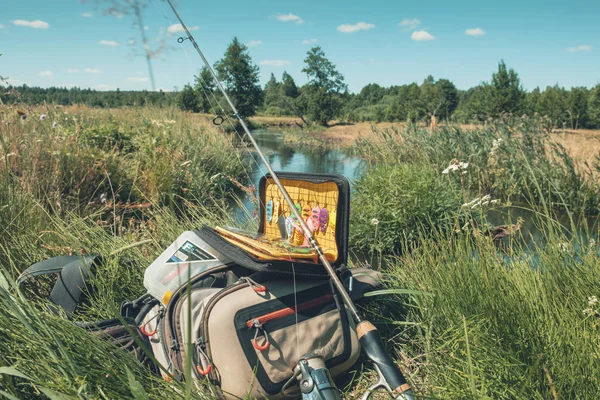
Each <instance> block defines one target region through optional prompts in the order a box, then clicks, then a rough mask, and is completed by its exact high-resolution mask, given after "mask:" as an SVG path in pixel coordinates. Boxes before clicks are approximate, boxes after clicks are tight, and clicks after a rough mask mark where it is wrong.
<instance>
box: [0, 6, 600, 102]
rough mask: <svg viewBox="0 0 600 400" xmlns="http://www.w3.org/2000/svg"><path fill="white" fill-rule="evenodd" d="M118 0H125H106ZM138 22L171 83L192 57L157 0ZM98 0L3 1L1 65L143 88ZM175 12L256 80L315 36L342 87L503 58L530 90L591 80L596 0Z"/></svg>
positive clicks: (483, 75)
mask: <svg viewBox="0 0 600 400" xmlns="http://www.w3.org/2000/svg"><path fill="white" fill-rule="evenodd" d="M117 1H118V2H121V3H123V2H125V1H124V0H117ZM145 1H146V3H147V7H146V8H145V9H144V10H143V18H144V20H143V25H144V33H145V34H146V35H147V36H148V37H150V38H152V44H151V48H156V46H157V43H158V42H156V41H155V40H154V39H156V38H160V39H161V40H162V42H163V43H164V44H165V45H166V47H167V49H166V51H164V52H162V53H161V54H159V55H157V56H156V57H155V58H154V60H153V67H154V75H155V80H156V88H157V89H162V90H166V91H171V90H174V89H181V88H182V87H183V86H184V85H185V84H187V83H190V82H192V81H193V77H194V75H195V74H197V73H198V71H199V69H200V67H201V65H202V60H201V58H200V57H199V56H198V55H197V54H196V53H195V52H193V48H192V46H191V44H190V42H189V41H185V42H183V43H182V44H179V43H177V38H178V37H179V36H182V35H183V34H182V33H181V27H180V25H178V22H177V20H176V18H175V16H174V14H173V13H172V11H171V10H170V8H169V7H168V5H167V3H166V2H165V0H145ZM108 3H110V2H109V1H98V0H86V1H84V0H53V1H48V0H19V1H17V0H3V5H2V7H0V8H1V12H0V53H2V54H3V55H2V56H0V76H5V77H6V76H7V77H8V78H9V79H10V81H9V82H10V83H12V84H15V85H21V84H23V83H25V84H28V85H30V86H42V87H48V86H64V87H72V86H78V87H84V88H87V87H90V88H92V89H97V90H110V89H116V88H120V89H121V90H143V89H148V90H150V89H151V84H150V81H149V73H148V67H147V64H146V61H145V59H144V57H143V56H141V53H142V52H143V50H142V47H141V45H140V31H139V29H136V28H135V27H134V26H133V17H132V16H131V15H127V14H117V15H112V16H111V15H105V14H106V12H105V10H106V8H107V4H108ZM177 10H178V11H179V13H180V15H181V17H182V19H183V21H184V23H185V24H186V25H188V27H189V28H191V30H192V35H193V36H194V38H195V39H196V41H197V43H198V45H199V46H200V49H201V50H202V51H203V52H204V53H205V55H206V57H207V59H208V60H209V61H210V62H211V63H214V62H215V61H217V60H218V59H219V58H221V57H222V56H223V53H224V52H225V49H226V48H227V45H228V44H229V43H230V42H231V40H232V39H233V37H234V36H237V37H238V39H239V40H240V41H241V42H243V43H245V44H246V45H247V46H248V48H249V52H250V55H251V57H252V60H253V62H254V63H255V64H257V65H259V67H260V74H261V83H262V84H263V85H264V84H265V83H266V81H267V80H268V79H269V77H270V74H271V73H274V74H275V76H276V78H277V79H280V78H281V74H282V73H283V71H287V72H288V73H289V74H290V75H292V77H293V78H294V79H295V80H296V83H297V84H303V83H305V82H306V76H305V75H304V74H303V73H302V72H301V70H302V67H303V63H304V61H303V60H304V58H305V56H306V52H307V51H308V50H309V49H310V48H311V47H312V46H315V45H318V46H321V47H322V49H323V50H324V52H325V54H326V56H327V58H328V59H330V60H331V61H332V62H333V63H334V64H335V65H336V66H337V69H338V70H339V71H340V72H341V73H342V74H343V75H344V77H345V79H346V82H347V83H348V87H349V90H350V91H351V92H359V91H360V90H361V88H362V87H363V86H365V85H366V84H368V83H378V84H380V85H382V86H391V85H402V84H408V83H411V82H418V83H420V82H422V81H423V79H425V77H426V76H427V75H433V76H434V77H435V78H436V79H438V78H446V79H450V80H451V81H453V82H454V84H455V85H456V86H457V87H458V88H459V89H468V88H469V87H472V86H475V85H477V84H479V83H481V82H483V81H489V80H490V78H491V75H492V72H494V71H495V70H496V69H497V65H498V62H499V61H500V60H501V59H503V60H504V61H505V63H506V64H507V66H508V67H509V68H513V69H515V70H516V71H517V73H518V74H519V76H520V78H521V83H522V85H523V87H524V88H525V89H527V90H532V89H534V88H535V87H538V86H539V87H541V88H545V87H546V86H549V85H555V84H559V85H560V86H563V87H566V88H570V87H574V86H587V87H591V86H594V85H596V84H598V83H600V23H599V22H598V21H600V0H569V1H565V0H544V1H541V0H537V1H532V0H503V1H485V0H483V1H482V0H476V1H475V0H466V1H448V0H429V1H420V2H417V1H411V2H408V1H402V0H387V1H383V0H369V1H357V0H354V1H347V0H346V1H340V0H321V1H315V0H304V1H301V2H300V1H295V2H291V1H284V0H279V1H273V0H254V1H247V0H245V1H239V0H230V1H228V2H226V3H225V2H224V3H220V2H215V1H200V0H179V1H178V4H177Z"/></svg>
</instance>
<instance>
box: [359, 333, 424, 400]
mask: <svg viewBox="0 0 600 400" xmlns="http://www.w3.org/2000/svg"><path fill="white" fill-rule="evenodd" d="M356 334H357V335H358V340H359V342H360V345H361V346H362V349H363V351H364V352H365V354H366V356H367V357H368V358H369V359H370V360H371V361H373V363H374V364H375V365H376V366H377V369H378V372H380V373H381V375H382V376H381V377H382V378H383V379H384V380H385V382H386V383H387V384H388V386H389V388H390V389H391V390H392V393H390V394H391V395H393V396H394V398H396V399H402V398H405V399H412V398H414V397H413V394H412V389H411V388H410V385H409V384H408V383H407V382H406V379H405V378H404V375H402V372H400V369H399V368H398V366H397V365H396V364H395V363H394V361H393V360H392V358H391V357H390V355H389V354H388V352H387V350H386V349H385V346H384V345H383V342H382V341H381V336H380V335H379V331H378V330H377V328H375V326H374V325H373V324H372V323H370V322H369V321H362V322H360V323H359V324H358V325H357V326H356Z"/></svg>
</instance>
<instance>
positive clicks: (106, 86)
mask: <svg viewBox="0 0 600 400" xmlns="http://www.w3.org/2000/svg"><path fill="white" fill-rule="evenodd" d="M114 87H115V86H114V85H105V84H104V83H101V84H99V85H96V89H100V90H110V89H113V88H114Z"/></svg>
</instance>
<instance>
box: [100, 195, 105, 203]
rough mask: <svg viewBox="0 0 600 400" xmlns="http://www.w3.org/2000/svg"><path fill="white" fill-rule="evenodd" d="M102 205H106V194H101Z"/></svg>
mask: <svg viewBox="0 0 600 400" xmlns="http://www.w3.org/2000/svg"><path fill="white" fill-rule="evenodd" d="M100 203H101V204H104V203H106V194H104V193H101V194H100Z"/></svg>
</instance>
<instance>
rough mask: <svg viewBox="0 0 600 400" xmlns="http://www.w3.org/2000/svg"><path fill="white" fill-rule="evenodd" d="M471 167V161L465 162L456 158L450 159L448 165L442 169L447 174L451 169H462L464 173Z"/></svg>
mask: <svg viewBox="0 0 600 400" xmlns="http://www.w3.org/2000/svg"><path fill="white" fill-rule="evenodd" d="M468 167H469V163H465V162H462V161H458V160H456V159H454V160H452V161H450V164H449V165H448V167H447V168H446V169H445V170H443V171H442V174H447V173H449V172H450V171H460V170H462V173H461V174H462V175H464V174H466V171H465V170H466V169H467V168H468Z"/></svg>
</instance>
